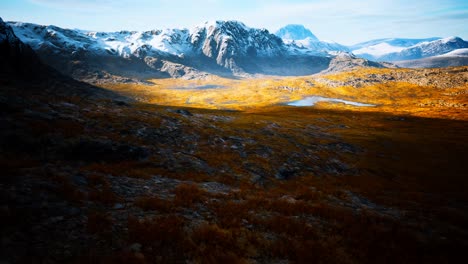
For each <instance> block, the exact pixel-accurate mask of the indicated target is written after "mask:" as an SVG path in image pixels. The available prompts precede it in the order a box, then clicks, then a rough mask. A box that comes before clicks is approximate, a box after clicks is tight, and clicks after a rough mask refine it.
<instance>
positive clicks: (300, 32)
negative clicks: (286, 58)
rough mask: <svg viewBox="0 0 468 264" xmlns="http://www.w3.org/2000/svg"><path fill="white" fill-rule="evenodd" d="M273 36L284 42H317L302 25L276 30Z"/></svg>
mask: <svg viewBox="0 0 468 264" xmlns="http://www.w3.org/2000/svg"><path fill="white" fill-rule="evenodd" d="M275 35H276V36H278V37H280V38H282V39H285V40H303V39H307V38H309V39H310V40H315V41H318V40H319V39H318V38H317V37H316V36H315V35H314V34H312V32H311V31H310V30H309V29H307V28H305V27H304V26H303V25H295V24H292V25H287V26H285V27H282V28H280V29H278V30H277V31H276V32H275Z"/></svg>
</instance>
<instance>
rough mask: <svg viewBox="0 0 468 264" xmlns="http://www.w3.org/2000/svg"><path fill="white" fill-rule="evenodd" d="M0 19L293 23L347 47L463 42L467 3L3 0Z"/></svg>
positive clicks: (157, 24) (124, 26)
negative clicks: (387, 41)
mask: <svg viewBox="0 0 468 264" xmlns="http://www.w3.org/2000/svg"><path fill="white" fill-rule="evenodd" d="M0 9H1V10H2V12H1V13H0V17H2V18H3V19H4V20H5V21H20V22H30V23H36V24H45V25H56V26H59V27H64V28H72V29H83V30H92V31H120V30H136V31H142V30H152V29H164V28H191V27H193V26H195V25H198V24H202V23H203V22H205V21H212V20H238V21H241V22H243V23H245V24H246V25H247V26H249V27H254V28H266V29H268V30H269V31H270V32H271V33H274V32H275V31H276V30H277V29H279V28H281V27H283V26H285V25H287V24H301V25H304V26H305V27H306V28H308V29H310V30H311V31H312V33H314V34H315V35H316V36H317V37H318V38H319V39H321V40H332V41H336V42H338V43H341V44H346V45H351V44H355V43H358V42H363V41H367V40H371V39H378V38H393V37H400V38H426V37H449V36H459V37H462V38H464V39H467V38H468V28H467V27H466V26H465V25H466V24H468V3H465V1H460V0H452V1H444V2H441V1H437V0H428V1H411V2H407V1H401V0H398V1H384V0H377V1H360V2H359V3H352V4H350V3H349V1H344V0H330V1H303V0H294V1H266V0H257V1H246V0H241V1H236V2H235V3H233V2H230V1H222V0H200V1H197V2H196V3H193V2H191V1H185V0H179V1H169V0H159V1H150V0H134V1H130V0H120V1H111V0H76V1H73V0H4V1H1V2H0Z"/></svg>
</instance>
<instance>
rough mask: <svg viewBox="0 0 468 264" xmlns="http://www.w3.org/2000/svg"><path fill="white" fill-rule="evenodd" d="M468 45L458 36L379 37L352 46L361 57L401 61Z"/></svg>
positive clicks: (435, 54)
mask: <svg viewBox="0 0 468 264" xmlns="http://www.w3.org/2000/svg"><path fill="white" fill-rule="evenodd" d="M466 47H468V42H466V41H464V40H463V39H461V38H458V37H450V38H444V39H441V38H428V39H379V40H372V41H368V42H364V43H360V44H356V45H354V46H351V47H350V49H351V50H352V52H353V53H354V54H356V55H358V56H360V57H363V58H367V59H371V60H377V61H401V60H414V59H421V58H427V57H431V56H437V55H441V54H444V53H447V52H450V51H453V50H456V49H460V48H466Z"/></svg>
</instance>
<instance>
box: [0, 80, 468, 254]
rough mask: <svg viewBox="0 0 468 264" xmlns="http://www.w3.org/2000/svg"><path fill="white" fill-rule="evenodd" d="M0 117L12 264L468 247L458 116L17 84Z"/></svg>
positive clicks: (4, 246) (7, 87) (8, 88)
mask: <svg viewBox="0 0 468 264" xmlns="http://www.w3.org/2000/svg"><path fill="white" fill-rule="evenodd" d="M398 74H405V73H404V72H403V73H399V72H396V73H389V75H388V76H389V78H395V76H393V75H398ZM421 74H422V76H424V72H421ZM463 74H464V75H463V76H466V74H465V73H463ZM455 75H456V76H461V75H457V74H455ZM397 77H398V76H397ZM353 78H354V79H351V80H350V79H349V78H347V79H346V80H343V79H340V78H335V79H334V80H333V79H332V78H328V79H327V80H326V82H327V85H329V86H333V83H332V82H336V83H337V82H352V83H351V84H346V85H354V86H359V85H355V83H354V82H359V81H360V82H362V80H356V78H360V77H359V76H358V77H353ZM379 78H381V76H380V75H379V76H376V77H375V79H379ZM414 78H415V80H416V79H417V78H419V77H418V76H417V75H415V77H414ZM460 78H461V77H460ZM429 79H430V78H429ZM438 80H440V79H438ZM450 80H451V81H453V82H457V85H458V86H460V85H461V86H463V85H465V83H466V79H464V80H461V79H460V80H458V79H450ZM318 81H320V79H319V80H318ZM322 81H323V80H322ZM373 81H374V80H373V79H372V78H371V79H369V82H373ZM324 82H325V81H324ZM378 82H380V79H379V80H378ZM340 85H343V84H340ZM457 85H454V86H457ZM458 86H457V87H458ZM451 87H452V86H451ZM442 88H443V87H442ZM364 91H365V90H364ZM459 91H465V90H463V89H461V88H460V90H459ZM395 96H397V95H395ZM457 98H458V97H457ZM403 99H405V98H403ZM403 99H402V100H403ZM457 100H460V99H459V98H458V99H457ZM0 102H1V112H0V113H1V114H0V124H1V130H0V148H1V152H0V153H1V154H0V164H1V165H2V171H3V173H2V176H1V178H0V188H1V190H2V191H1V193H0V197H1V199H0V201H1V202H0V210H1V216H2V217H1V218H0V219H1V220H0V221H1V224H0V226H1V227H0V228H1V233H2V236H1V237H2V239H1V250H0V260H1V261H2V262H3V263H67V262H71V263H89V262H91V263H187V262H189V263H219V262H226V263H315V262H318V263H387V262H388V263H421V262H426V263H452V262H453V261H455V260H457V259H460V258H461V257H463V256H464V249H466V248H467V246H468V227H467V225H466V223H468V214H467V212H468V210H467V209H468V208H467V206H468V196H467V194H466V190H467V187H468V181H467V179H466V175H468V167H467V166H466V165H465V164H464V163H465V162H466V157H467V156H468V155H467V154H468V153H467V149H468V148H467V147H468V145H467V144H468V141H467V140H466V139H467V136H468V130H467V129H468V126H467V123H466V115H464V114H463V109H465V108H464V107H463V106H462V108H461V109H462V110H460V108H458V110H457V112H456V113H458V114H457V115H454V116H456V117H457V119H458V120H449V119H446V118H435V117H434V116H432V118H423V117H417V116H411V115H403V114H401V113H400V112H398V111H396V112H397V113H398V114H392V113H389V112H388V111H387V110H386V109H387V108H381V109H383V110H385V111H382V112H379V111H370V110H366V111H360V110H359V109H357V108H354V109H349V107H345V108H341V110H340V108H336V109H330V108H328V107H319V108H294V107H288V106H269V107H267V108H259V109H256V110H255V111H252V110H251V111H232V110H207V109H201V108H199V109H195V108H184V107H170V106H157V105H152V104H143V103H138V102H132V101H131V100H125V99H124V98H118V97H115V98H114V99H112V100H106V99H91V98H85V99H83V98H80V97H76V96H73V95H61V96H60V95H56V94H53V93H44V92H41V91H38V90H31V89H29V88H28V87H17V86H15V85H13V84H8V83H6V84H2V89H1V94H0ZM388 107H390V106H388ZM453 108H454V107H451V106H445V108H444V106H442V108H441V109H442V110H440V111H446V112H447V113H448V114H451V113H453ZM426 110H427V109H426ZM460 111H461V113H460ZM423 116H424V115H423ZM441 116H442V117H444V116H445V115H443V114H441Z"/></svg>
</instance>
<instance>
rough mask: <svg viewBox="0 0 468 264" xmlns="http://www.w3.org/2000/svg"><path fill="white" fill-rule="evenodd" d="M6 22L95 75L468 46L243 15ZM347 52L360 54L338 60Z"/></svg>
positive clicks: (316, 68)
mask: <svg viewBox="0 0 468 264" xmlns="http://www.w3.org/2000/svg"><path fill="white" fill-rule="evenodd" d="M7 25H8V26H10V27H11V28H12V30H13V31H14V34H15V35H16V36H17V37H18V38H19V39H20V40H21V41H22V42H24V43H25V44H28V45H29V46H30V47H31V48H32V49H33V50H34V51H35V52H36V53H37V54H38V56H39V57H40V59H41V60H42V61H43V62H45V63H46V64H48V65H50V66H52V67H53V68H55V69H57V70H59V71H60V72H61V73H63V74H65V75H70V76H72V77H75V78H77V79H80V80H85V81H91V82H96V81H103V80H104V81H109V80H112V81H119V82H122V81H124V82H125V81H132V80H135V79H139V80H142V79H148V78H161V77H174V78H180V77H182V78H187V79H190V78H204V77H207V76H210V75H219V76H241V77H244V76H253V75H258V74H261V75H283V76H285V75H291V76H294V75H309V74H314V73H318V72H321V71H324V70H327V69H328V71H329V70H330V69H329V67H330V66H332V68H333V69H341V68H349V65H356V66H369V67H373V66H378V67H385V66H388V64H385V63H370V62H368V60H373V61H382V62H383V61H395V64H398V65H401V63H400V61H406V60H414V59H421V58H428V57H431V56H438V55H442V54H445V53H449V52H451V51H454V50H457V49H461V48H468V42H466V41H464V40H462V39H461V38H458V37H451V38H445V39H441V38H428V39H379V40H373V41H368V42H364V43H360V44H356V45H352V46H345V45H341V44H338V43H335V42H332V41H322V40H319V39H318V38H317V37H316V36H315V35H314V34H313V33H312V32H311V31H310V30H309V29H307V28H305V27H304V26H302V25H288V26H286V27H284V28H281V29H280V30H278V31H277V32H276V34H272V33H270V32H269V31H268V30H266V29H257V28H250V27H248V26H246V25H245V24H243V23H242V22H239V21H213V22H205V23H203V24H200V25H198V26H195V27H193V28H191V29H163V30H151V31H119V32H93V31H85V30H72V29H64V28H60V27H56V26H44V25H36V24H31V23H21V22H7ZM342 53H353V54H354V55H356V56H354V55H350V56H340V57H339V58H338V59H337V58H336V56H337V55H339V54H342ZM448 58H449V57H446V59H448ZM344 59H345V60H346V61H343V60H344ZM439 60H440V59H439ZM337 63H339V64H340V65H346V66H343V67H341V66H340V65H337ZM463 63H464V62H463V61H458V62H456V63H455V64H463ZM429 66H431V65H429Z"/></svg>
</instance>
